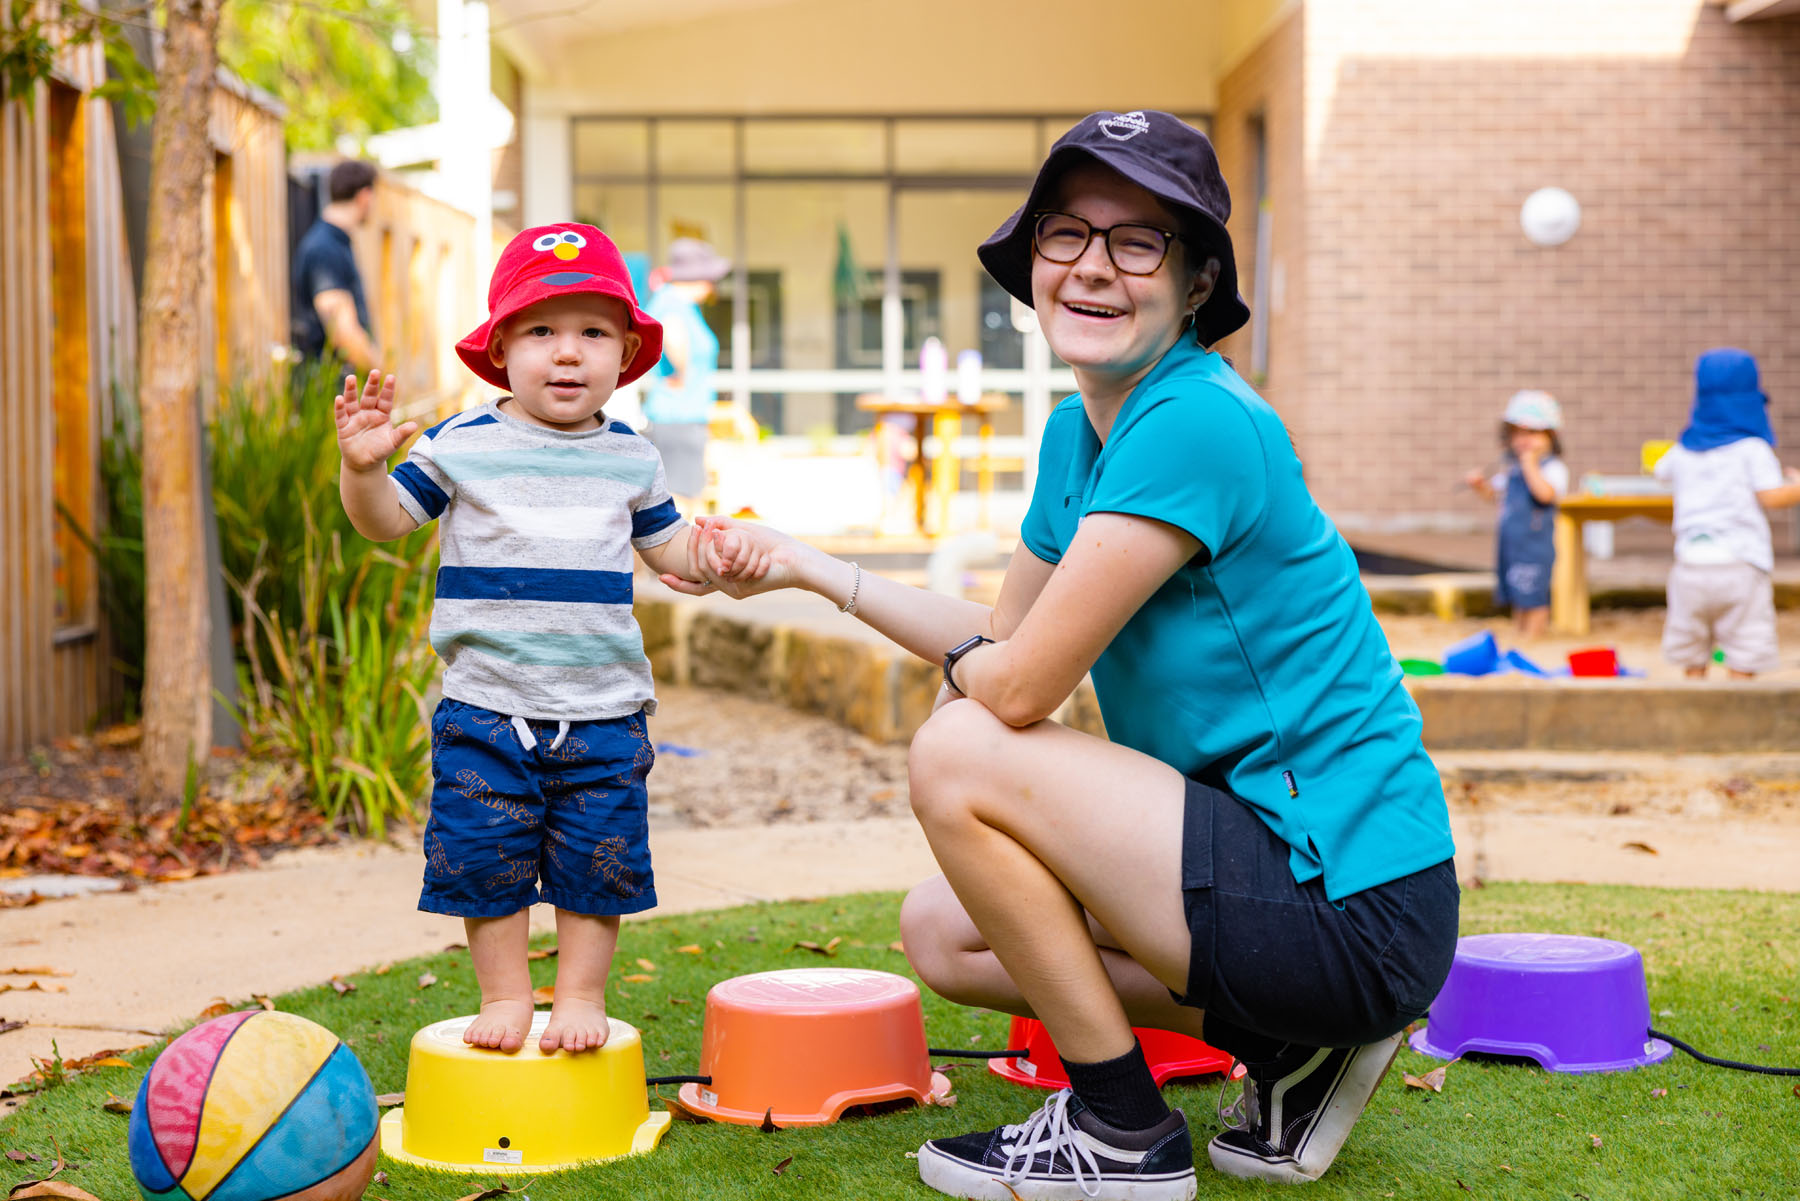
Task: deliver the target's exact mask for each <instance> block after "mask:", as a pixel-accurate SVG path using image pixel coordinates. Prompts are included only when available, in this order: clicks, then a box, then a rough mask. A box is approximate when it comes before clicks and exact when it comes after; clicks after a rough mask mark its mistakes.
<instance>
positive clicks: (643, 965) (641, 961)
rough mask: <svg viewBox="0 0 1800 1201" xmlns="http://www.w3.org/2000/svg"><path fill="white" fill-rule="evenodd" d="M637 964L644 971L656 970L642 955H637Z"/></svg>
mask: <svg viewBox="0 0 1800 1201" xmlns="http://www.w3.org/2000/svg"><path fill="white" fill-rule="evenodd" d="M637 965H638V966H639V967H641V968H643V969H644V970H645V971H646V972H654V971H655V970H656V965H655V964H654V963H651V962H650V961H649V960H648V959H645V958H644V957H643V956H642V955H640V956H638V958H637Z"/></svg>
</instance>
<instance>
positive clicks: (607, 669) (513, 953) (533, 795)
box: [336, 223, 716, 1052]
mask: <svg viewBox="0 0 1800 1201" xmlns="http://www.w3.org/2000/svg"><path fill="white" fill-rule="evenodd" d="M488 308H489V312H490V316H489V318H488V320H487V321H486V322H485V323H483V324H482V325H481V327H480V328H478V329H477V330H475V332H474V333H472V334H470V335H469V336H468V337H467V338H464V339H463V340H462V341H461V342H459V343H457V346H456V352H457V354H458V355H459V356H461V358H462V360H463V362H464V363H465V364H467V366H468V367H469V369H470V370H471V371H473V372H474V373H475V374H476V375H478V376H480V377H481V378H482V379H483V380H485V381H487V382H488V383H490V384H492V385H494V386H495V387H497V388H501V389H504V390H506V391H507V392H508V393H509V395H506V396H503V397H500V398H499V399H497V400H492V401H489V402H488V403H487V404H485V405H483V406H481V407H480V408H479V409H476V410H474V411H471V412H467V413H462V414H459V415H458V416H455V417H452V418H450V419H449V420H448V421H445V422H442V423H441V424H439V425H437V426H435V427H433V428H432V429H430V430H427V431H426V432H425V434H424V435H423V436H422V437H420V438H419V439H418V441H417V442H416V443H415V444H414V445H413V447H412V450H411V451H410V452H409V453H408V455H407V457H406V461H405V462H403V463H401V464H400V466H399V467H397V468H396V469H395V470H394V471H393V473H392V474H391V475H389V474H388V473H387V470H386V467H387V459H388V457H389V456H390V455H392V454H393V453H394V452H395V450H397V449H398V448H399V446H400V445H401V444H402V443H403V442H404V441H405V439H406V438H407V437H408V436H409V435H410V434H411V433H412V432H413V430H414V429H416V428H417V426H416V423H414V422H410V421H409V422H407V423H405V424H403V425H401V426H398V427H395V426H394V425H393V424H392V412H393V402H394V379H393V377H392V376H391V375H390V376H388V377H387V378H386V379H385V380H384V379H382V377H381V373H380V372H379V371H371V372H370V373H369V378H368V381H367V383H366V385H365V386H364V387H363V388H362V390H361V392H360V394H359V393H358V391H357V387H356V377H355V376H354V375H352V376H350V377H348V378H347V379H346V380H345V382H344V391H343V393H342V394H341V395H340V396H338V397H337V401H336V415H337V432H338V447H339V450H340V452H341V453H342V455H343V468H342V471H341V473H340V477H339V488H340V491H341V493H342V496H343V501H344V509H345V511H346V512H347V513H348V514H349V516H350V520H351V522H352V523H353V524H354V525H355V526H356V528H357V529H358V530H359V531H360V532H361V533H363V534H364V535H365V536H367V537H369V538H372V539H376V540H386V539H391V538H397V537H400V536H401V535H403V534H406V533H408V532H409V531H411V530H413V529H416V528H418V527H419V526H420V525H423V524H424V523H426V522H428V521H431V520H433V519H434V518H436V519H439V520H440V521H441V524H440V526H439V546H440V557H441V565H440V566H439V568H438V575H437V599H436V603H435V606H434V608H433V610H432V619H431V644H432V646H433V647H434V648H436V650H437V653H438V654H439V656H440V657H441V658H442V659H443V661H444V685H443V690H444V697H443V700H442V702H441V703H440V704H439V705H438V707H437V712H436V714H435V716H434V717H433V718H432V723H431V765H432V777H433V781H434V784H433V788H432V796H431V816H430V820H429V821H428V823H427V825H426V828H425V855H426V864H425V885H424V890H423V893H422V895H421V896H420V899H419V908H420V909H423V910H426V911H428V912H431V913H445V914H453V915H455V916H458V917H461V918H462V919H463V921H464V923H465V925H466V927H467V930H468V942H469V953H470V956H471V958H472V959H473V960H474V964H475V975H476V979H477V981H478V982H479V984H480V986H481V1012H480V1013H479V1014H478V1015H477V1017H476V1019H475V1021H474V1022H473V1023H472V1024H471V1025H470V1026H469V1028H468V1030H467V1032H466V1033H465V1034H464V1035H463V1038H464V1040H465V1041H466V1042H469V1043H471V1044H473V1045H476V1046H481V1047H489V1048H495V1049H498V1050H500V1051H506V1052H512V1051H517V1050H518V1049H519V1048H520V1047H521V1046H523V1045H524V1041H525V1037H526V1034H527V1032H528V1031H529V1030H530V1029H531V1023H532V998H531V977H530V975H529V973H528V971H527V965H526V955H527V937H528V934H529V921H528V914H529V910H530V907H531V905H532V903H533V902H534V901H540V900H541V901H544V902H546V903H548V904H551V905H554V906H555V907H556V930H557V941H558V948H559V954H558V959H557V973H556V996H555V1000H554V1003H553V1004H552V1007H551V1010H550V1017H549V1024H548V1026H547V1027H546V1029H545V1030H544V1033H543V1035H542V1036H541V1037H540V1039H539V1041H538V1045H539V1048H540V1049H541V1050H543V1051H545V1052H551V1051H555V1050H558V1049H561V1050H564V1051H583V1050H592V1049H594V1048H597V1047H599V1046H601V1045H603V1044H604V1043H605V1042H606V1038H607V1032H608V1023H607V1018H606V1002H605V992H606V977H607V971H608V969H609V967H610V965H611V961H612V954H613V949H614V946H615V944H616V942H617V938H618V929H619V916H620V915H621V914H626V913H636V912H638V911H640V910H644V909H649V908H651V907H652V906H654V905H655V904H656V888H655V884H654V881H653V879H652V876H651V871H650V850H649V845H648V819H647V800H646V794H645V789H644V779H645V776H646V774H647V773H648V772H649V770H650V765H651V762H652V761H653V759H654V758H655V755H654V752H653V751H652V749H651V743H650V739H649V736H648V734H647V732H646V730H645V724H644V723H645V719H646V717H648V716H649V715H650V714H651V713H653V712H654V711H655V708H656V698H655V692H654V689H653V687H652V684H651V678H650V663H649V660H648V659H646V658H645V655H644V647H643V638H642V635H641V634H640V632H639V630H638V627H637V624H636V622H635V621H634V620H633V618H632V613H631V596H632V563H631V552H632V550H633V549H635V550H636V551H637V553H638V555H639V556H641V557H642V558H643V560H644V562H645V563H647V564H649V566H650V567H651V568H653V569H654V570H656V571H657V572H659V573H661V574H664V575H665V576H666V577H670V578H673V577H677V576H678V577H680V578H681V579H685V580H689V581H695V582H699V581H701V580H702V579H703V577H702V576H701V575H700V573H699V571H698V560H697V556H698V555H699V553H700V552H699V545H698V544H699V539H698V538H694V537H691V534H690V530H691V527H689V525H688V524H687V523H686V522H685V521H683V520H682V518H681V516H680V514H678V513H677V512H676V510H675V505H674V503H673V501H672V500H671V499H670V495H669V489H668V486H667V484H666V482H665V480H664V476H663V468H662V462H661V460H660V459H659V458H658V456H657V453H656V449H655V448H654V447H652V446H651V445H650V443H649V442H648V441H646V440H645V439H643V438H641V437H639V436H638V435H636V434H635V433H633V432H632V431H631V428H630V427H629V426H627V425H625V424H624V423H623V422H618V421H609V420H607V419H606V418H605V416H604V414H602V412H601V406H602V405H604V404H605V403H606V401H607V399H608V397H610V396H611V395H612V392H613V389H614V388H616V387H618V385H619V384H621V383H628V382H630V381H631V380H634V379H636V378H637V377H639V376H641V375H643V374H644V372H646V371H648V370H649V369H650V368H651V367H652V366H654V365H655V363H656V362H657V359H658V357H659V356H660V354H661V347H662V328H661V326H659V325H658V324H657V323H656V322H655V321H654V320H652V319H651V318H650V317H649V316H648V315H647V314H645V312H644V311H643V310H642V309H640V308H639V307H638V304H637V298H636V294H635V292H634V291H633V289H632V286H631V283H630V276H629V274H628V272H627V270H626V267H625V264H624V262H623V261H622V260H621V258H620V255H619V252H618V250H617V249H616V248H615V247H614V246H613V244H612V242H611V241H610V240H609V239H608V238H607V237H606V235H605V234H603V233H601V232H600V231H599V230H598V229H595V228H594V227H593V226H591V225H577V224H572V223H565V224H558V225H546V226H538V227H536V228H533V229H527V230H525V231H524V232H523V233H521V234H519V235H518V236H517V237H515V238H514V239H513V240H512V241H511V242H510V243H508V244H507V247H506V249H505V251H504V252H502V254H501V255H500V260H499V262H498V263H497V264H496V266H495V268H494V278H493V281H492V283H491V284H490V285H489V288H488ZM715 553H716V551H715Z"/></svg>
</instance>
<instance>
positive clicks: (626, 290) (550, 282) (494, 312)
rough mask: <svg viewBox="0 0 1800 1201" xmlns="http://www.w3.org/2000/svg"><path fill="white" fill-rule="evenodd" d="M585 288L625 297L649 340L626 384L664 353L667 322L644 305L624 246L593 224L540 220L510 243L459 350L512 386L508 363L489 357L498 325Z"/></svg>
mask: <svg viewBox="0 0 1800 1201" xmlns="http://www.w3.org/2000/svg"><path fill="white" fill-rule="evenodd" d="M581 292H588V293H592V294H593V295H595V296H612V297H616V298H617V299H619V300H622V301H624V302H625V305H626V308H627V310H628V311H629V313H630V317H631V328H632V331H633V332H634V333H636V334H637V335H638V337H640V338H642V339H643V340H644V341H643V345H642V346H640V347H638V352H637V354H636V356H634V357H633V358H632V360H631V362H630V363H628V364H626V365H625V368H624V369H623V370H622V371H620V372H619V383H620V384H629V383H630V382H631V381H632V380H634V379H636V378H638V376H640V375H642V374H644V373H645V372H646V371H648V370H650V369H651V368H652V367H654V366H656V364H657V362H658V361H659V360H660V359H661V358H662V340H663V336H662V325H661V324H660V323H659V322H658V321H657V320H656V318H654V317H652V316H650V314H648V313H646V312H644V310H643V309H641V308H639V307H638V302H637V293H636V292H634V291H633V290H632V287H631V272H630V271H629V270H628V269H627V268H626V266H625V260H624V258H623V257H622V256H621V255H620V254H619V248H618V247H617V246H614V245H613V242H612V239H611V238H609V237H607V236H606V235H605V234H603V233H601V232H600V231H599V230H597V229H595V228H594V227H593V226H591V225H582V224H580V223H578V222H574V221H564V222H559V223H558V224H556V225H534V226H532V227H531V228H530V229H527V230H521V231H520V232H519V233H518V235H517V236H515V237H514V238H513V240H512V241H510V242H508V243H507V244H506V249H505V250H503V251H501V252H500V261H499V262H498V263H496V264H494V278H493V281H492V282H490V283H489V284H488V319H487V320H486V321H484V322H482V323H481V327H480V328H479V329H477V330H476V331H475V332H474V333H472V334H470V335H469V336H468V337H466V338H464V339H463V340H462V341H460V342H458V343H457V344H456V353H457V355H458V356H459V357H460V358H461V359H462V361H463V363H464V365H465V366H467V367H468V369H469V370H470V371H473V372H474V373H475V374H476V375H479V376H480V377H481V378H482V379H484V380H486V381H487V382H488V383H490V384H493V385H494V386H495V387H496V388H506V387H510V385H509V384H508V383H507V380H506V369H505V368H504V367H496V366H494V361H493V360H492V359H490V358H488V346H489V345H490V344H491V343H492V342H493V339H494V327H495V326H497V325H499V324H500V323H501V322H502V321H505V320H506V319H507V318H508V317H511V316H512V315H513V314H514V313H517V312H519V311H520V310H522V309H527V308H530V307H531V306H532V305H534V304H536V303H537V302H538V301H540V300H549V299H551V298H553V297H556V296H568V295H571V294H575V293H581Z"/></svg>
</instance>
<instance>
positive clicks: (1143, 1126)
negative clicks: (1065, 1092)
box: [1062, 1040, 1169, 1130]
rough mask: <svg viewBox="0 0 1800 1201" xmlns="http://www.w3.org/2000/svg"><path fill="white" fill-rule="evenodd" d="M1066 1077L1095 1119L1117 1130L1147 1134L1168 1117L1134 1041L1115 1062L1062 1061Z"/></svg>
mask: <svg viewBox="0 0 1800 1201" xmlns="http://www.w3.org/2000/svg"><path fill="white" fill-rule="evenodd" d="M1062 1062H1063V1068H1064V1070H1065V1071H1067V1072H1068V1073H1069V1087H1070V1088H1072V1089H1074V1090H1075V1095H1076V1096H1077V1097H1080V1098H1081V1100H1082V1102H1083V1103H1084V1104H1086V1105H1087V1107H1088V1108H1089V1109H1091V1110H1093V1111H1094V1116H1095V1117H1097V1118H1099V1119H1100V1120H1101V1121H1102V1122H1105V1123H1106V1124H1107V1125H1108V1126H1113V1127H1116V1128H1117V1129H1120V1130H1148V1129H1149V1128H1150V1127H1152V1126H1154V1125H1156V1124H1157V1123H1158V1122H1160V1121H1162V1120H1163V1119H1164V1118H1166V1117H1168V1116H1169V1107H1168V1105H1167V1104H1165V1103H1164V1101H1163V1098H1162V1090H1161V1089H1159V1088H1157V1087H1156V1078H1155V1077H1153V1076H1151V1075H1150V1065H1149V1064H1147V1063H1145V1062H1144V1048H1143V1045H1142V1044H1141V1043H1138V1042H1137V1041H1136V1040H1133V1041H1132V1044H1131V1050H1129V1051H1127V1052H1125V1054H1123V1055H1121V1056H1119V1057H1118V1058H1117V1059H1103V1060H1101V1061H1100V1062H1099V1063H1070V1062H1069V1061H1068V1060H1067V1059H1065V1060H1063V1061H1062Z"/></svg>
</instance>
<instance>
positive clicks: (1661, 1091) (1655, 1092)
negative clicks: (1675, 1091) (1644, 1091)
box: [1650, 1088, 1669, 1097]
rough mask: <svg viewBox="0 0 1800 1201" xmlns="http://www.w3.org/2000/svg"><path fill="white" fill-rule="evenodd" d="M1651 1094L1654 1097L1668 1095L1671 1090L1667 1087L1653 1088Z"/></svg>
mask: <svg viewBox="0 0 1800 1201" xmlns="http://www.w3.org/2000/svg"><path fill="white" fill-rule="evenodd" d="M1650 1095H1651V1096H1652V1097H1666V1096H1668V1095H1669V1090H1668V1089H1666V1088H1653V1089H1651V1090H1650Z"/></svg>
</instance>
